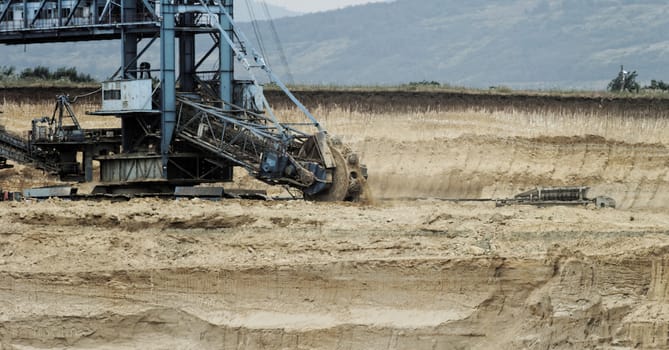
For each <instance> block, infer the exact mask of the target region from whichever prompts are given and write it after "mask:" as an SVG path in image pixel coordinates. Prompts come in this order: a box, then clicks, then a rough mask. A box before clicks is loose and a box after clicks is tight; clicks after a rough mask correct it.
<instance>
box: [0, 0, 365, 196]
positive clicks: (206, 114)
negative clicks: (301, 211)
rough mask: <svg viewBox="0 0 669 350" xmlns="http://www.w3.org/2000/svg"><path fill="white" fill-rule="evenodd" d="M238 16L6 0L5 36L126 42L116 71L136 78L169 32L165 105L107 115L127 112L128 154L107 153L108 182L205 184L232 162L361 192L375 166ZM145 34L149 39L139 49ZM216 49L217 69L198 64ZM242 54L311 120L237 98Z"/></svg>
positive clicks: (328, 188) (75, 0) (226, 4)
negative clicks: (346, 142)
mask: <svg viewBox="0 0 669 350" xmlns="http://www.w3.org/2000/svg"><path fill="white" fill-rule="evenodd" d="M54 13H56V14H57V15H56V16H54ZM232 13H233V0H159V2H157V3H151V2H149V1H148V0H120V2H114V1H112V0H105V1H102V0H21V1H18V0H4V1H0V43H4V44H29V43H46V42H61V41H91V40H108V39H121V46H122V48H121V49H122V55H121V67H120V68H119V70H118V71H117V72H116V74H114V77H113V78H120V79H136V78H139V77H140V75H144V74H147V73H148V74H150V72H151V70H150V68H147V67H146V66H142V65H139V69H138V62H140V60H141V57H142V56H143V55H144V53H145V52H146V51H147V50H148V49H149V47H151V46H152V45H153V44H154V43H155V42H156V41H157V39H158V38H159V39H160V57H161V63H160V69H159V74H160V84H159V86H157V87H156V90H160V94H159V98H157V99H156V101H154V102H155V103H154V104H155V105H157V106H159V110H151V111H117V112H119V113H111V112H105V111H102V112H101V113H99V114H114V115H117V116H119V117H121V118H122V135H123V136H122V141H121V144H122V149H123V154H120V155H117V154H115V152H114V151H111V152H109V153H108V154H103V155H101V156H98V157H97V159H98V160H100V162H101V167H102V170H101V172H102V180H106V181H115V182H132V181H145V182H146V181H147V180H152V181H164V180H168V181H172V182H173V183H174V182H176V181H181V182H192V183H199V182H204V181H217V180H225V179H229V178H230V177H231V171H232V167H233V166H242V167H244V168H246V169H247V170H248V171H249V172H250V173H251V174H252V175H253V176H255V177H257V178H258V179H260V180H263V181H265V182H268V183H271V184H284V185H289V186H293V187H298V188H299V189H301V190H302V191H303V192H304V193H305V195H307V196H312V197H313V198H322V199H327V200H332V199H334V200H341V199H356V198H357V197H359V196H360V194H361V192H362V189H361V187H362V185H364V177H365V176H366V175H365V174H366V169H365V168H364V166H362V165H360V164H359V163H358V157H357V156H356V155H355V154H351V153H350V151H349V150H348V149H347V148H345V147H343V146H342V145H341V144H340V143H338V142H333V141H332V140H331V139H330V138H329V137H328V136H327V133H326V131H325V130H324V129H323V127H322V126H321V125H320V123H319V122H318V121H317V120H316V119H315V118H314V117H313V116H312V115H311V113H309V111H308V110H307V109H306V108H305V107H304V106H303V105H302V104H301V103H300V102H299V101H298V100H297V98H296V97H295V96H294V95H293V94H292V93H291V92H290V91H289V90H288V89H287V88H286V86H285V85H284V84H283V83H282V82H281V80H280V79H279V77H277V76H276V75H275V74H274V73H273V72H272V70H271V69H270V68H269V67H268V66H267V65H266V64H265V61H264V59H263V57H262V56H261V55H260V54H259V53H258V52H257V51H256V50H255V49H253V48H252V47H251V46H250V43H249V40H248V39H247V38H246V37H245V36H244V34H243V33H242V32H240V31H239V30H238V28H237V26H236V25H235V23H234V20H233V17H232ZM18 14H20V16H19V15H18ZM54 17H55V18H54ZM201 34H204V35H209V36H210V37H211V38H212V40H213V45H212V47H211V48H210V49H209V50H208V51H207V52H206V53H205V54H204V55H203V56H202V57H200V59H199V60H198V59H197V57H196V52H197V51H196V50H195V43H196V40H195V38H196V35H201ZM177 39H178V47H177ZM142 40H148V44H146V45H145V46H144V47H143V48H142V49H141V50H138V43H139V42H141V41H142ZM215 51H218V55H217V57H216V56H214V57H216V59H217V69H216V70H215V71H214V72H204V71H198V69H199V68H201V67H202V64H203V62H204V61H205V60H207V59H209V57H211V55H212V53H213V52H215ZM177 56H178V67H177ZM235 59H236V60H237V61H239V63H240V64H241V66H243V67H244V68H245V69H246V70H247V71H248V73H249V75H250V77H251V83H250V84H251V85H254V86H256V87H258V86H257V80H256V78H255V74H256V72H258V71H259V72H262V73H265V74H267V75H268V76H269V78H270V80H271V81H272V82H274V83H276V84H277V85H278V86H279V87H280V88H281V89H283V90H284V92H285V93H286V94H287V96H288V97H289V98H290V99H291V100H292V101H293V102H294V103H295V105H296V106H297V108H298V109H299V110H301V111H302V112H303V114H304V116H305V121H304V122H299V123H281V122H279V121H278V120H277V118H276V117H275V115H274V113H273V111H272V109H271V107H270V105H269V104H268V102H267V100H266V99H264V97H262V98H261V102H260V104H261V105H262V106H261V108H258V109H257V110H249V109H247V108H246V107H244V108H242V107H240V105H241V104H242V102H241V101H238V100H235V98H234V96H236V92H235V89H236V88H238V87H239V86H238V85H239V84H236V82H235V80H234V60H235ZM177 73H178V76H177ZM208 73H213V78H212V76H206V75H207V74H208ZM258 88H259V87H258ZM258 90H260V91H261V89H258ZM258 90H254V91H258ZM259 110H263V111H262V112H261V111H259ZM156 129H159V130H160V132H159V133H157V132H156ZM305 129H307V130H312V131H311V132H308V131H305ZM156 141H157V143H158V144H159V147H160V150H159V154H158V155H156V154H155V144H154V143H156ZM48 146H49V147H53V148H54V149H56V150H57V151H59V152H61V158H68V159H70V160H71V159H73V157H72V154H71V153H72V152H76V151H79V149H76V147H75V146H69V147H64V146H63V145H55V144H54V145H48ZM92 151H96V152H100V151H101V150H99V149H92ZM92 151H91V150H89V149H87V150H85V152H89V153H90V152H92ZM103 151H104V150H103ZM85 158H86V159H92V158H91V157H90V155H89V156H85ZM106 164H108V165H109V166H106ZM87 167H88V168H90V164H88V166H87ZM106 168H108V169H106ZM158 169H159V170H158ZM156 174H160V176H159V177H160V179H157V178H155V177H156ZM88 177H89V176H87V180H90V178H88Z"/></svg>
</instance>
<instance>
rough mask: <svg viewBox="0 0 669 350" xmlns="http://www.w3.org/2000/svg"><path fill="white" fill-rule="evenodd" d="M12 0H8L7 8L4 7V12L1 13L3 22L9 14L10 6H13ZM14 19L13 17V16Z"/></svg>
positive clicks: (0, 19) (0, 18) (0, 20)
mask: <svg viewBox="0 0 669 350" xmlns="http://www.w3.org/2000/svg"><path fill="white" fill-rule="evenodd" d="M12 2H13V0H8V1H7V5H6V6H5V8H3V9H2V13H0V22H2V21H3V20H4V19H5V16H7V12H8V11H9V8H10V7H12ZM12 20H13V18H12Z"/></svg>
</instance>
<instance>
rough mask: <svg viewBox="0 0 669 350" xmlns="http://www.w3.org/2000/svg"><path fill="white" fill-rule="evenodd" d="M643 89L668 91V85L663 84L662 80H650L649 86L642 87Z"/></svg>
mask: <svg viewBox="0 0 669 350" xmlns="http://www.w3.org/2000/svg"><path fill="white" fill-rule="evenodd" d="M644 89H649V90H662V91H669V84H667V83H665V82H664V81H662V80H660V81H657V80H651V81H650V85H648V86H646V87H644Z"/></svg>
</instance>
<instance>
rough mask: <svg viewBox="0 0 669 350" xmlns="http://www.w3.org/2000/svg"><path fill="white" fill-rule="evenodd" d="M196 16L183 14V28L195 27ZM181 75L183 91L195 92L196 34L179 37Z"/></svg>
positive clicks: (190, 33)
mask: <svg viewBox="0 0 669 350" xmlns="http://www.w3.org/2000/svg"><path fill="white" fill-rule="evenodd" d="M194 18H195V16H194V15H193V14H192V13H183V14H181V26H184V27H191V26H193V25H194ZM179 75H180V76H181V79H180V82H181V84H180V85H181V89H180V90H181V91H182V92H193V91H194V90H195V77H194V75H195V34H194V33H193V32H190V31H183V32H181V34H180V35H179Z"/></svg>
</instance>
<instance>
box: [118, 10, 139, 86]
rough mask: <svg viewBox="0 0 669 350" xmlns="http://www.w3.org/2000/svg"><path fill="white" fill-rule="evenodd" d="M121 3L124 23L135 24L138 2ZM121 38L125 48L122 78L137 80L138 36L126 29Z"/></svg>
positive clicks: (122, 61) (122, 59)
mask: <svg viewBox="0 0 669 350" xmlns="http://www.w3.org/2000/svg"><path fill="white" fill-rule="evenodd" d="M121 1H122V3H121V16H122V20H123V22H125V23H129V22H134V21H135V19H136V18H137V1H135V0H121ZM121 37H122V38H121V46H122V48H123V57H122V58H121V66H122V67H124V70H123V72H122V73H121V77H123V79H134V78H137V34H133V33H129V32H128V31H127V30H126V28H125V27H124V28H123V32H122V34H121Z"/></svg>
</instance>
